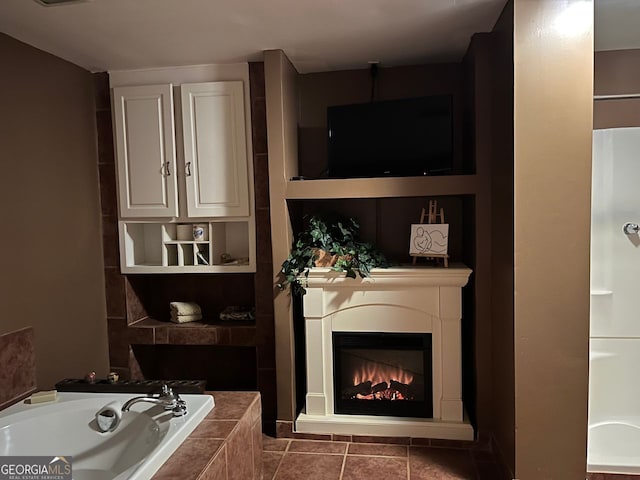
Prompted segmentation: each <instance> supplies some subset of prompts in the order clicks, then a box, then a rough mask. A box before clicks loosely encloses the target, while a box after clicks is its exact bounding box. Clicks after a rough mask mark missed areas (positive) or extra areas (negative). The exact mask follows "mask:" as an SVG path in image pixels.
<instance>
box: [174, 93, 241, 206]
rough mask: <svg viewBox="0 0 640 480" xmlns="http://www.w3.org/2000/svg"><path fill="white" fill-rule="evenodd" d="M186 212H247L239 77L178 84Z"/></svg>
mask: <svg viewBox="0 0 640 480" xmlns="http://www.w3.org/2000/svg"><path fill="white" fill-rule="evenodd" d="M180 89H181V96H182V125H183V133H184V160H185V175H186V187H187V189H186V191H187V215H188V216H189V217H229V216H244V215H248V214H249V192H248V182H247V143H246V138H245V129H244V125H245V120H244V102H243V97H242V94H243V91H242V82H214V83H193V84H188V85H182V86H181V88H180Z"/></svg>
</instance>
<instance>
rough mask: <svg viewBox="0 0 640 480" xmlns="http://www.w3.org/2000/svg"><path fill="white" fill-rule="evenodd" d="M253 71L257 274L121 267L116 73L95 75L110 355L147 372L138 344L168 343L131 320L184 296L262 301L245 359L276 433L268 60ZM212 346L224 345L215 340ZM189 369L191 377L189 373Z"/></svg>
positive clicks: (114, 363)
mask: <svg viewBox="0 0 640 480" xmlns="http://www.w3.org/2000/svg"><path fill="white" fill-rule="evenodd" d="M249 77H250V89H251V92H250V93H251V113H252V138H253V162H254V173H255V179H254V180H255V183H254V186H255V197H256V206H255V207H256V237H257V245H256V249H257V271H256V274H255V275H252V274H185V275H130V276H126V275H122V274H121V273H120V267H119V247H118V231H117V230H118V229H117V200H116V172H115V154H114V148H113V130H112V123H111V102H110V97H109V79H108V75H107V74H106V73H97V74H95V75H94V79H95V91H96V119H97V128H98V150H99V155H98V162H99V171H100V197H101V205H102V207H101V208H102V228H103V245H104V251H103V256H104V265H105V267H104V275H105V289H106V291H105V295H106V303H107V325H108V333H109V361H110V366H111V370H114V371H116V372H118V373H120V375H121V377H122V378H123V379H126V378H141V377H144V375H145V368H144V362H142V361H140V362H138V359H136V356H135V355H134V351H133V349H132V348H131V344H138V343H145V344H148V343H166V342H153V341H151V342H150V341H149V339H148V338H146V337H145V336H148V335H149V334H150V335H154V331H153V329H145V328H127V327H128V325H130V324H132V323H133V322H136V321H138V320H141V319H144V318H146V317H147V316H151V317H152V318H156V317H157V312H158V311H160V309H163V308H164V307H165V306H166V305H168V301H171V300H175V299H176V298H178V297H179V298H180V300H185V301H197V302H198V303H200V304H201V306H203V308H205V306H207V305H208V304H209V305H210V308H209V310H212V309H214V308H217V307H219V306H220V304H222V305H224V304H225V303H226V305H249V306H250V305H255V308H256V327H255V339H253V340H252V342H251V344H252V345H253V346H254V348H255V353H256V355H250V356H247V357H246V359H245V360H244V361H246V362H253V363H252V366H251V368H253V369H254V370H255V376H256V378H257V380H256V387H257V388H258V390H260V392H261V396H262V411H263V415H262V418H263V421H264V428H265V431H267V432H271V433H275V419H276V389H275V384H276V381H275V345H274V342H275V340H274V338H275V336H274V325H273V321H274V320H273V292H272V288H273V281H272V264H271V227H270V218H269V190H268V188H269V177H268V175H269V173H268V157H267V130H266V106H265V89H264V65H263V63H262V62H257V63H250V64H249ZM163 311H164V310H163ZM252 338H253V337H252ZM167 341H169V339H167ZM174 343H184V342H174ZM187 343H188V342H187ZM245 343H246V342H244V343H243V345H244V344H245ZM210 348H219V347H216V346H211V347H210ZM226 348H233V347H226ZM169 351H170V350H169ZM236 353H238V352H236ZM236 357H237V355H234V358H236ZM254 357H255V359H256V360H255V362H254V360H253V358H254ZM185 375H186V376H188V374H185ZM213 388H215V385H213Z"/></svg>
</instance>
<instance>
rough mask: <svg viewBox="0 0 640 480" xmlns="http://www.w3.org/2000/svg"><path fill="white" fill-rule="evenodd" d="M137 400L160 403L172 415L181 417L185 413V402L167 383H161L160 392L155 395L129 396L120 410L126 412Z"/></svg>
mask: <svg viewBox="0 0 640 480" xmlns="http://www.w3.org/2000/svg"><path fill="white" fill-rule="evenodd" d="M139 402H145V403H153V404H154V405H162V406H164V409H165V410H171V411H172V412H173V416H174V417H182V416H184V415H186V413H187V404H186V402H185V401H184V400H182V399H181V398H180V395H178V394H177V393H174V392H173V390H171V389H170V388H169V387H168V386H167V384H163V385H162V387H161V391H160V394H159V395H158V396H157V397H153V396H148V395H143V396H139V397H133V398H130V399H129V400H127V401H126V402H125V403H124V405H122V411H123V412H128V411H129V409H130V408H131V407H132V406H133V405H135V404H136V403H139Z"/></svg>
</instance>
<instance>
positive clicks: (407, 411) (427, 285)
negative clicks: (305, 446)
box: [295, 265, 473, 440]
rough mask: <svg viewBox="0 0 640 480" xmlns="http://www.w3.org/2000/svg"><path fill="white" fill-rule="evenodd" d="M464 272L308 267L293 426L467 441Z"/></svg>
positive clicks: (462, 269)
mask: <svg viewBox="0 0 640 480" xmlns="http://www.w3.org/2000/svg"><path fill="white" fill-rule="evenodd" d="M470 274H471V270H469V269H468V268H466V267H464V266H460V265H457V266H456V265H450V267H449V268H428V267H413V268H412V267H398V268H388V269H373V270H372V271H371V276H370V277H367V278H356V279H353V278H345V277H344V276H343V275H342V274H341V273H340V272H334V271H332V270H331V269H329V268H313V269H311V271H310V272H309V277H308V278H307V280H306V283H307V284H306V290H307V293H306V295H305V296H304V297H303V308H304V323H305V344H306V348H305V357H306V368H305V370H306V377H307V382H306V390H307V392H306V395H305V404H304V409H303V410H302V412H300V413H299V414H298V416H297V417H296V421H295V431H296V432H300V433H314V434H344V435H382V436H400V437H416V438H443V439H455V440H473V428H472V426H471V424H470V422H469V420H468V419H467V418H466V416H465V414H464V408H463V404H462V342H461V322H462V320H463V319H462V300H461V298H462V297H461V290H462V287H464V286H465V285H466V283H467V281H468V278H469V275H470Z"/></svg>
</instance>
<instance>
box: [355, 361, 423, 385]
mask: <svg viewBox="0 0 640 480" xmlns="http://www.w3.org/2000/svg"><path fill="white" fill-rule="evenodd" d="M391 380H395V381H396V382H400V383H404V384H406V385H409V384H411V383H412V382H413V375H411V374H410V373H408V372H406V371H405V370H403V369H402V368H400V367H392V366H389V365H381V364H379V363H374V362H363V363H362V365H361V367H360V369H359V370H358V371H356V372H354V373H353V385H354V386H356V385H360V384H361V383H363V382H366V381H371V384H372V385H376V384H378V383H382V382H386V383H390V381H391Z"/></svg>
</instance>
